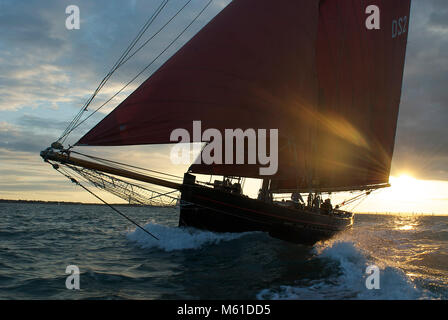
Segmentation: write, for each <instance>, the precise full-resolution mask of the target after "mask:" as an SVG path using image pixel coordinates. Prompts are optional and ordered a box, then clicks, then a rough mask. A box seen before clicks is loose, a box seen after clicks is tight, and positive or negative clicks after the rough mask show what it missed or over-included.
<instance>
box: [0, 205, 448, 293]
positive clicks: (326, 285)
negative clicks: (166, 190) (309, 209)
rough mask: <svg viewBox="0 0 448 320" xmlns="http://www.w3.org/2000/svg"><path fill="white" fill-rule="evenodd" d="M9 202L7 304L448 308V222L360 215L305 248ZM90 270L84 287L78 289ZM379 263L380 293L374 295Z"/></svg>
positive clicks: (150, 218)
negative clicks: (72, 270)
mask: <svg viewBox="0 0 448 320" xmlns="http://www.w3.org/2000/svg"><path fill="white" fill-rule="evenodd" d="M119 210H121V211H122V212H124V213H125V214H127V215H129V216H130V217H132V218H133V219H134V220H136V221H138V222H139V223H140V224H141V225H143V226H144V228H145V229H146V230H148V231H150V232H151V233H153V234H154V235H156V236H157V237H158V238H159V240H156V239H154V238H152V237H150V236H149V235H148V234H146V233H145V232H143V231H142V230H139V229H138V228H137V229H136V228H135V226H133V225H131V224H129V222H128V221H127V220H125V219H123V218H122V217H120V216H119V215H117V214H116V213H114V212H113V211H112V210H111V209H110V208H108V207H106V206H101V205H66V204H64V205H55V204H25V203H1V204H0V299H261V300H263V299H447V298H448V216H445V217H444V216H417V215H379V214H376V215H356V217H355V225H354V228H353V229H352V230H350V231H347V232H344V233H342V234H340V235H338V236H336V237H335V238H333V239H331V240H329V241H326V242H321V243H317V244H316V245H314V246H302V245H297V244H291V243H287V242H284V241H281V240H278V239H273V238H271V237H270V236H269V235H268V234H266V233H262V232H250V233H241V234H230V233H228V234H218V233H213V232H207V231H200V230H196V229H193V228H178V227H177V219H178V215H179V210H178V208H150V207H124V206H123V207H122V206H120V207H119ZM72 265H75V266H77V267H78V268H79V271H80V274H79V283H80V289H79V290H69V289H67V287H66V281H67V277H69V276H70V274H68V273H66V269H67V266H72ZM369 266H376V267H377V268H378V271H379V272H378V280H379V283H378V286H379V289H368V286H366V282H368V281H370V280H369V279H368V278H369V276H371V274H370V273H369V272H366V271H367V268H368V267H369Z"/></svg>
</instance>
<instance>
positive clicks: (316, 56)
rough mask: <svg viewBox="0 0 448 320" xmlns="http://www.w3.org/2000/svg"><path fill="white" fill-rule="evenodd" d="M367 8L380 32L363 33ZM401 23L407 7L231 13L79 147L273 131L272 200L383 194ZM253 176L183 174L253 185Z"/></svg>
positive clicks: (341, 0) (253, 6)
mask: <svg viewBox="0 0 448 320" xmlns="http://www.w3.org/2000/svg"><path fill="white" fill-rule="evenodd" d="M369 5H376V6H377V7H378V8H379V9H380V25H381V29H379V30H376V29H374V30H368V29H367V28H366V19H367V18H368V16H369V15H368V14H366V8H367V6H369ZM409 11H410V0H369V1H359V0H321V1H318V0H315V1H292V0H279V1H271V0H236V1H233V2H232V3H230V4H229V5H228V6H227V7H226V8H225V9H223V10H222V11H221V13H220V14H218V15H217V16H216V17H215V18H214V19H213V20H212V21H211V22H210V23H209V24H208V25H207V26H205V27H204V28H203V29H202V30H201V31H200V32H199V33H198V34H196V36H195V37H193V39H192V40H190V41H189V42H188V43H187V44H186V45H185V46H184V47H183V48H181V49H180V50H179V51H178V52H177V53H176V54H175V55H173V56H172V57H171V58H170V59H169V60H168V61H167V62H166V63H165V64H164V65H163V66H162V67H161V68H160V69H159V70H158V71H157V72H155V73H154V74H153V75H152V76H151V77H150V78H149V79H148V80H146V81H145V82H144V83H143V84H142V85H141V86H140V87H139V88H138V89H137V90H136V91H135V92H134V93H132V94H131V95H130V96H129V97H128V98H127V99H126V100H125V101H123V102H122V103H121V104H120V105H119V106H118V107H117V108H116V109H115V110H114V111H113V112H111V113H110V114H109V115H108V116H106V118H104V119H103V120H102V121H101V122H100V123H99V124H98V125H96V126H95V127H94V128H93V129H92V130H91V131H89V132H88V133H87V134H86V135H85V136H83V137H82V138H81V139H80V141H79V142H78V143H77V145H102V146H118V145H137V144H164V143H173V141H170V134H171V132H172V131H173V130H174V129H177V128H184V129H187V130H188V131H189V132H190V135H191V136H192V137H193V130H192V124H193V121H198V120H200V121H201V126H202V130H203V131H204V130H206V129H208V128H215V129H218V130H219V131H220V132H222V133H223V132H224V130H225V129H232V128H233V129H236V128H240V129H243V130H245V129H249V128H253V129H278V131H279V137H280V145H279V171H278V173H277V175H276V176H274V177H271V178H272V179H273V180H274V181H273V183H272V186H273V188H274V190H275V189H276V190H297V189H310V188H312V189H314V190H317V189H319V188H327V189H331V190H333V189H334V191H337V190H342V189H347V188H348V189H350V188H353V189H356V188H358V187H360V186H366V185H372V184H381V183H387V182H388V176H389V171H390V164H391V159H392V154H393V148H394V140H395V131H396V123H397V117H398V107H399V102H400V96H401V86H402V77H403V68H404V59H405V52H406V41H407V30H406V32H405V31H404V28H403V27H404V25H403V23H404V22H403V21H404V17H406V24H407V25H408V24H409ZM398 22H400V23H398ZM398 25H400V28H401V29H400V30H401V31H400V35H398ZM394 32H395V34H394ZM195 141H197V140H195ZM258 167H259V165H245V164H243V165H221V164H216V165H206V164H202V165H201V164H197V165H193V166H192V167H191V170H192V172H196V173H209V174H220V175H234V176H246V177H255V178H257V177H260V175H259V173H258V172H259V171H258V170H257V168H258Z"/></svg>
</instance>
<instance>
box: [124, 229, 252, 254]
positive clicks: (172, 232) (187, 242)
mask: <svg viewBox="0 0 448 320" xmlns="http://www.w3.org/2000/svg"><path fill="white" fill-rule="evenodd" d="M143 228H144V229H145V230H147V231H149V232H150V233H152V234H154V235H155V236H156V237H157V238H159V240H157V239H154V238H152V237H150V236H149V235H148V234H147V233H145V232H144V231H142V230H141V229H139V228H137V229H135V230H133V231H130V232H128V233H127V235H126V236H127V238H128V240H130V241H132V242H135V243H137V244H138V245H139V246H140V247H141V248H145V249H148V248H158V249H161V250H163V251H166V252H170V251H176V250H187V249H199V248H201V247H203V246H205V245H211V244H218V243H220V242H221V241H231V240H235V239H239V238H241V237H244V236H245V235H247V234H249V233H250V232H246V233H215V232H210V231H202V230H198V229H194V228H183V227H181V228H179V227H168V226H164V225H160V224H157V223H148V224H146V225H145V226H144V227H143Z"/></svg>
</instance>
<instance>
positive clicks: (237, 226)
mask: <svg viewBox="0 0 448 320" xmlns="http://www.w3.org/2000/svg"><path fill="white" fill-rule="evenodd" d="M181 200H182V201H181V207H180V217H179V226H191V227H195V228H198V229H204V230H210V231H214V232H246V231H264V232H268V233H269V234H270V235H271V236H272V237H275V238H279V239H282V240H285V241H289V242H294V243H302V244H308V245H312V244H314V243H316V242H317V241H320V240H326V239H329V238H331V237H332V236H334V235H335V234H336V233H338V232H341V231H344V230H346V229H349V228H350V227H351V226H352V225H353V216H352V215H350V217H346V218H342V217H337V216H333V215H327V214H319V213H315V212H311V211H306V210H300V209H293V208H287V207H283V206H280V205H275V204H270V203H265V202H263V201H259V200H255V199H251V198H248V197H244V196H241V195H235V194H231V193H228V192H225V191H222V190H217V189H212V188H207V187H202V186H199V185H185V184H184V185H183V188H182V197H181Z"/></svg>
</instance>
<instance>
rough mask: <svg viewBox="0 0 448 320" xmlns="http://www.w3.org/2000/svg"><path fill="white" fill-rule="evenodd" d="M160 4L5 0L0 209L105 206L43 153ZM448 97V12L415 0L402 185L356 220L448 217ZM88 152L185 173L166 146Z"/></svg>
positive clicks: (402, 118)
mask: <svg viewBox="0 0 448 320" xmlns="http://www.w3.org/2000/svg"><path fill="white" fill-rule="evenodd" d="M185 2H186V0H171V1H170V2H169V3H168V5H167V6H166V8H165V9H164V14H162V15H161V16H160V19H159V20H156V21H155V22H154V24H153V25H152V26H151V29H150V30H156V29H157V28H158V27H160V26H161V25H162V23H163V22H164V21H166V19H167V17H168V16H171V15H173V13H174V12H175V11H177V9H179V8H180V7H181V6H182V5H183V4H185ZM207 2H208V0H193V1H192V2H191V3H190V4H189V5H188V6H187V7H186V10H185V11H184V12H183V14H182V15H180V16H179V17H178V18H176V19H175V20H173V23H172V24H170V26H169V27H168V28H167V29H166V30H165V31H164V32H162V33H161V34H159V36H157V37H156V38H155V39H154V41H152V42H151V45H149V46H147V47H145V49H144V50H142V51H141V52H139V54H137V55H136V56H135V57H134V58H133V59H132V60H130V61H129V63H127V64H126V65H124V66H123V67H122V68H120V70H119V72H117V74H114V76H113V77H112V78H111V79H110V81H109V83H108V85H107V86H106V87H105V88H104V90H103V91H102V92H101V94H100V95H99V96H98V99H97V101H96V102H95V104H94V105H93V107H95V106H99V105H100V104H101V102H103V101H105V100H107V98H109V97H110V96H111V95H113V94H114V93H115V92H117V91H118V90H119V89H120V88H121V87H122V86H123V84H124V83H126V82H127V81H128V80H129V79H131V78H132V77H133V76H134V75H135V74H136V73H137V72H138V71H140V70H141V69H142V66H145V65H146V64H147V63H148V61H150V60H151V59H152V58H154V57H155V56H156V55H157V53H158V52H160V51H161V50H163V48H165V46H166V45H167V44H168V43H169V42H170V40H171V39H173V38H174V37H175V36H176V32H178V30H179V29H180V28H183V27H184V26H186V24H188V22H189V21H190V20H191V19H192V18H193V17H194V15H195V14H196V13H197V12H199V10H201V8H202V7H203V6H204V5H205V4H206V3H207ZM229 2H230V0H214V1H213V2H212V4H211V5H210V6H209V7H208V8H207V9H206V11H205V12H204V14H203V15H201V17H200V18H199V20H198V21H197V22H195V23H194V24H193V25H192V27H191V28H190V29H189V30H188V32H187V33H186V34H185V35H184V36H182V37H181V38H180V39H179V41H177V42H176V43H175V45H174V46H173V47H172V48H170V50H168V51H167V52H166V54H164V55H162V56H161V58H160V59H158V60H157V61H156V63H155V64H154V65H153V66H152V67H151V68H150V69H148V70H147V71H146V72H145V73H144V74H143V75H142V76H141V77H140V78H138V79H137V81H136V82H135V83H133V84H132V85H131V86H129V87H128V88H127V89H126V90H125V91H124V92H123V93H122V94H120V95H119V96H117V97H116V98H115V99H114V100H113V101H112V102H111V103H110V104H108V105H107V106H106V107H105V108H104V109H102V110H101V112H100V113H98V114H97V115H95V116H93V117H92V118H91V119H90V120H89V121H87V122H86V123H85V124H84V125H82V126H81V127H80V128H79V129H78V130H77V131H75V132H74V134H73V135H72V136H71V139H70V140H69V141H68V143H74V142H76V141H77V138H79V137H80V136H81V135H82V134H84V133H85V132H87V131H88V129H89V128H91V127H92V126H93V125H95V124H96V123H97V122H98V121H99V120H100V119H101V118H102V117H104V115H105V114H107V113H108V112H110V110H112V108H113V107H115V106H116V105H117V104H118V103H119V102H120V101H122V100H123V99H124V98H125V97H126V96H127V95H128V94H129V93H131V92H132V91H133V90H134V89H135V88H137V86H138V84H139V83H141V82H142V81H144V80H145V79H146V78H147V77H149V76H150V74H151V73H152V72H154V71H155V70H156V69H157V68H158V67H159V66H160V65H161V64H163V62H164V61H166V59H168V58H169V56H170V55H172V54H173V53H174V52H176V50H177V49H178V48H180V47H181V46H182V45H183V44H184V43H185V42H186V41H188V39H190V38H191V37H192V36H193V35H194V34H195V33H196V32H197V31H198V30H200V29H201V27H203V26H204V25H205V24H206V23H207V22H208V21H209V20H210V19H211V18H213V17H214V16H215V15H216V14H217V13H218V12H219V11H220V10H222V9H223V8H224V7H225V6H226V5H227V4H228V3H229ZM160 3H161V1H156V0H146V1H144V0H131V1H117V0H116V1H106V0H95V1H92V0H82V1H81V0H25V1H14V0H0V199H28V200H56V201H83V202H96V200H95V199H94V198H92V197H91V196H90V195H89V194H86V192H84V191H83V190H81V189H80V188H78V187H76V186H75V185H73V184H71V183H70V182H69V181H67V179H66V178H64V177H62V176H60V175H59V174H57V173H56V172H55V171H54V170H53V169H52V168H51V167H50V166H48V165H46V164H44V163H43V162H42V160H41V158H40V156H39V151H41V150H43V149H45V148H46V147H47V146H49V145H50V144H51V142H53V141H54V140H56V139H57V138H58V137H59V135H60V134H61V133H62V131H63V130H64V129H65V128H66V126H67V125H68V123H69V122H70V121H71V119H72V118H73V117H74V116H75V114H76V113H77V112H78V110H79V109H80V108H81V106H82V105H83V104H84V102H85V101H86V100H87V98H88V97H89V96H90V94H91V93H92V92H93V90H94V89H95V88H96V87H97V85H98V84H99V82H100V81H101V80H102V78H103V77H104V76H105V75H106V74H107V72H108V71H109V69H110V68H111V66H112V65H113V64H114V63H115V61H116V60H117V59H118V57H119V56H120V55H121V53H122V52H123V50H124V49H125V48H126V47H127V46H128V45H129V43H130V41H131V40H132V39H133V38H134V37H135V35H136V34H137V32H138V31H139V29H140V28H141V26H142V25H143V24H144V23H145V22H146V20H147V19H148V18H149V16H150V15H151V14H152V13H153V12H154V11H155V10H156V8H157V7H158V6H159V4H160ZM69 5H77V6H78V7H79V9H80V17H81V21H80V29H79V30H68V29H67V28H66V26H65V22H66V18H67V16H68V15H67V14H66V13H65V9H66V7H67V6H69ZM150 30H149V31H150ZM149 33H150V32H149ZM447 88H448V1H446V0H413V2H412V8H411V19H410V28H409V39H408V50H407V57H406V65H405V73H404V82H403V94H402V99H401V105H400V114H399V121H398V129H397V138H396V147H395V153H394V158H393V162H392V172H391V176H392V177H391V183H392V185H393V186H392V188H389V189H385V190H381V191H378V192H377V193H376V194H373V195H371V196H370V197H369V198H368V199H366V200H365V201H363V202H362V203H361V204H359V205H358V206H357V207H356V208H354V210H356V211H361V212H415V213H437V214H443V213H448V139H447V137H448V90H447ZM79 150H80V151H85V152H88V153H90V154H100V155H101V156H104V157H106V158H112V159H115V160H118V161H126V160H128V159H129V155H130V154H132V158H133V164H135V165H139V166H143V167H146V168H151V169H154V170H160V171H164V172H170V173H174V174H178V175H182V173H183V172H184V171H185V169H186V168H187V166H185V167H182V166H173V165H171V164H170V161H169V150H170V149H169V147H168V146H140V147H120V148H115V149H110V148H109V149H108V148H89V149H88V148H83V149H79ZM253 190H256V188H255V187H254V188H253ZM253 190H252V191H253ZM350 196H351V195H341V197H350ZM106 199H108V200H109V201H113V202H119V201H118V200H117V199H116V198H108V197H106ZM338 199H339V198H338V197H336V199H335V201H336V200H338ZM341 199H342V198H341Z"/></svg>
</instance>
